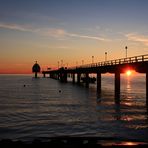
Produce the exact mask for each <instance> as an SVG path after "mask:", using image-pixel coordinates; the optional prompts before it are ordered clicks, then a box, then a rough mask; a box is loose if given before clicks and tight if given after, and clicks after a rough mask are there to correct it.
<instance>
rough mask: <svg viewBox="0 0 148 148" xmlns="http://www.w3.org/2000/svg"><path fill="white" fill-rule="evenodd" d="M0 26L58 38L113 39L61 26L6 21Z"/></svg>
mask: <svg viewBox="0 0 148 148" xmlns="http://www.w3.org/2000/svg"><path fill="white" fill-rule="evenodd" d="M0 28H4V29H10V30H16V31H23V32H32V33H38V34H40V35H42V36H50V37H54V38H58V39H61V38H64V37H75V38H84V39H92V40H98V41H111V40H109V39H106V38H102V37H98V36H89V35H81V34H75V33H69V32H67V31H65V30H64V29H60V28H58V29H57V28H34V27H32V26H29V25H19V24H6V23H0Z"/></svg>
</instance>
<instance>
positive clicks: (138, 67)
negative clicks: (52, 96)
mask: <svg viewBox="0 0 148 148" xmlns="http://www.w3.org/2000/svg"><path fill="white" fill-rule="evenodd" d="M127 70H135V71H136V72H138V73H145V74H146V104H147V105H148V54H147V55H140V56H134V57H128V58H122V59H116V60H109V61H103V62H98V63H91V64H85V65H80V66H75V67H70V68H63V67H62V68H59V69H57V70H48V71H42V73H43V76H44V77H45V76H46V74H49V77H50V78H54V79H57V80H60V81H61V82H67V76H68V74H71V75H72V81H73V83H78V84H79V83H80V82H81V76H82V74H83V75H85V84H86V87H88V86H89V74H97V79H96V80H97V92H98V93H101V74H104V73H113V74H114V75H115V83H114V85H115V98H116V100H115V101H117V102H118V101H120V100H119V98H120V74H121V73H125V72H126V71H127ZM75 75H77V82H76V78H75V77H76V76H75ZM137 85H138V84H137Z"/></svg>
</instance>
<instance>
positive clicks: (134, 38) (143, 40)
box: [125, 33, 148, 46]
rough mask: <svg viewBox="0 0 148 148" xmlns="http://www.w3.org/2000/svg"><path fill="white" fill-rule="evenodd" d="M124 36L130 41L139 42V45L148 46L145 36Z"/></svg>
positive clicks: (147, 39) (147, 38)
mask: <svg viewBox="0 0 148 148" xmlns="http://www.w3.org/2000/svg"><path fill="white" fill-rule="evenodd" d="M125 36H126V37H127V39H128V40H130V41H135V42H140V43H142V44H144V45H146V46H148V37H147V36H143V35H139V34H135V33H129V34H126V35H125Z"/></svg>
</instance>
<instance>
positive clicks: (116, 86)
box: [115, 71, 120, 103]
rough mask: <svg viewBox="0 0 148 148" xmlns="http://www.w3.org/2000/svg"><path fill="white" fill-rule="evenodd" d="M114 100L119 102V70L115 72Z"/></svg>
mask: <svg viewBox="0 0 148 148" xmlns="http://www.w3.org/2000/svg"><path fill="white" fill-rule="evenodd" d="M115 102H116V103H119V102H120V71H116V72H115Z"/></svg>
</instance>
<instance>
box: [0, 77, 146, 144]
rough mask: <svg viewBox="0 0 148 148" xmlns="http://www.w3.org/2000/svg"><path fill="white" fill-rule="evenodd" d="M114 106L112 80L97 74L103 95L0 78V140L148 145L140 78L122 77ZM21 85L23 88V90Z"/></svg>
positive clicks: (30, 80) (142, 79) (40, 81)
mask: <svg viewBox="0 0 148 148" xmlns="http://www.w3.org/2000/svg"><path fill="white" fill-rule="evenodd" d="M121 84H122V85H121V97H120V99H121V102H120V104H116V103H115V102H114V100H115V99H114V75H102V93H101V95H100V96H98V95H97V92H96V85H95V84H91V85H90V87H89V88H85V87H84V86H78V85H76V84H75V85H73V84H72V83H67V84H65V83H60V82H59V81H57V80H53V79H50V78H42V77H40V78H38V79H34V78H32V75H0V139H5V138H10V139H12V140H33V139H34V138H38V137H40V138H41V137H44V138H48V137H56V136H77V137H79V136H81V137H83V136H89V137H91V136H93V137H115V138H124V139H136V140H142V141H148V138H147V137H148V110H147V107H146V105H145V100H146V98H145V75H142V74H141V75H138V74H137V75H132V76H130V77H127V76H124V75H122V76H121ZM24 85H25V87H24Z"/></svg>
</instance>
